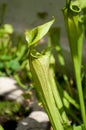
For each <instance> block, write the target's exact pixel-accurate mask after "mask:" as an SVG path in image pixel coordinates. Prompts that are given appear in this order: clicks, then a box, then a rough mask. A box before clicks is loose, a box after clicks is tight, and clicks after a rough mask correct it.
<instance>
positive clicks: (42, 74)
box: [30, 54, 64, 130]
mask: <svg viewBox="0 0 86 130" xmlns="http://www.w3.org/2000/svg"><path fill="white" fill-rule="evenodd" d="M33 55H34V54H30V69H31V73H32V76H33V80H34V83H35V87H36V90H37V92H38V94H39V97H40V99H41V101H42V103H43V105H44V107H45V109H46V111H47V113H48V116H49V119H50V121H51V123H52V126H53V130H64V128H63V126H62V123H63V120H62V118H61V115H60V112H59V110H58V108H57V106H56V103H55V100H54V96H53V92H52V89H51V86H50V80H49V55H39V56H38V55H37V57H36V54H35V56H33ZM52 87H53V86H52Z"/></svg>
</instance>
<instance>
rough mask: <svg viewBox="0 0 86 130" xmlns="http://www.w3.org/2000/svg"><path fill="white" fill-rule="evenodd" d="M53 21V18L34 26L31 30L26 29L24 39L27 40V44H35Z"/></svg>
mask: <svg viewBox="0 0 86 130" xmlns="http://www.w3.org/2000/svg"><path fill="white" fill-rule="evenodd" d="M54 21H55V20H54V19H53V20H51V21H49V22H47V23H45V24H43V25H40V26H38V27H36V28H34V29H33V30H31V31H26V40H27V42H28V46H29V47H30V46H33V45H34V46H35V44H36V43H37V42H38V41H39V40H40V39H41V38H42V37H44V36H45V35H46V33H47V32H48V31H49V29H50V27H51V25H52V24H53V22H54Z"/></svg>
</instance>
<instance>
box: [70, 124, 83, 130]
mask: <svg viewBox="0 0 86 130" xmlns="http://www.w3.org/2000/svg"><path fill="white" fill-rule="evenodd" d="M73 130H85V128H84V127H83V125H79V126H75V125H73Z"/></svg>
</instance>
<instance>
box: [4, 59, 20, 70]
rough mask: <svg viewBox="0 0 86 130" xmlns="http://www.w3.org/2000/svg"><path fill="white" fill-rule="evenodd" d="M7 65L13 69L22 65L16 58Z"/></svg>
mask: <svg viewBox="0 0 86 130" xmlns="http://www.w3.org/2000/svg"><path fill="white" fill-rule="evenodd" d="M6 65H7V67H8V68H11V69H12V70H13V71H15V70H18V69H19V67H20V64H19V62H18V61H16V60H11V61H9V62H7V63H6Z"/></svg>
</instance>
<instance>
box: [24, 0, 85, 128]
mask: <svg viewBox="0 0 86 130" xmlns="http://www.w3.org/2000/svg"><path fill="white" fill-rule="evenodd" d="M84 9H86V2H85V1H83V0H76V1H72V0H67V1H66V6H65V7H64V8H63V10H62V11H63V15H64V21H65V25H66V31H67V34H68V40H69V47H70V53H71V57H72V63H73V69H74V76H75V77H74V78H75V83H76V87H74V88H73V86H71V85H70V82H69V81H68V76H67V74H66V66H65V61H64V58H63V54H62V50H61V47H60V44H59V29H58V28H53V29H50V27H51V25H52V24H53V22H54V19H53V20H51V21H50V22H48V23H45V24H44V25H40V26H38V27H36V28H34V29H33V30H31V31H29V32H27V33H26V40H27V42H28V49H29V62H30V69H31V73H32V76H33V80H34V86H35V88H36V91H37V92H38V94H39V97H40V99H41V101H42V103H43V105H44V108H45V109H46V112H47V113H48V116H49V119H50V121H51V124H52V127H53V130H86V112H85V109H86V108H85V99H84V96H83V88H82V82H81V63H82V44H83V36H84V32H85V28H86V26H85V20H86V16H85V14H84ZM49 29H50V31H49ZM48 31H49V44H48V48H47V49H46V50H45V51H42V52H40V53H39V52H38V51H37V50H36V49H35V46H37V45H38V44H37V42H38V41H39V40H40V39H41V38H42V37H44V35H45V34H46V33H47V32H48ZM53 49H54V50H56V52H57V57H58V60H59V63H60V65H61V67H62V71H63V79H64V82H65V85H66V87H65V88H63V87H62V86H61V85H60V83H59V82H58V81H57V80H56V78H55V70H54V66H55V58H54V57H53V53H52V50H53ZM75 95H76V97H77V98H74V96H75ZM78 98H79V99H78ZM77 112H78V113H80V114H79V115H77ZM69 117H71V120H70V119H69ZM71 122H72V123H71ZM72 124H73V125H72Z"/></svg>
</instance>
